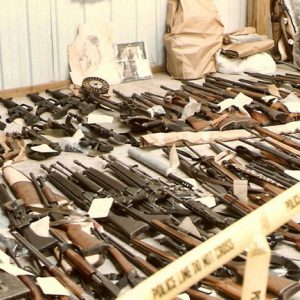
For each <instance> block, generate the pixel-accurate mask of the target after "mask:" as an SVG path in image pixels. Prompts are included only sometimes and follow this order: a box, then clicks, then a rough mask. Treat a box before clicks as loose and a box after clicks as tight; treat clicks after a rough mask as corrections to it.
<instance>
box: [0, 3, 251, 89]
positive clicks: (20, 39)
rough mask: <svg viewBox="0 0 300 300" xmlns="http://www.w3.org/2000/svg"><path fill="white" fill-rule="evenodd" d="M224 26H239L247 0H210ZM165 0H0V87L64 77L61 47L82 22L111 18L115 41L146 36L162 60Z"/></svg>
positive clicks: (154, 58) (154, 60) (154, 56)
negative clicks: (218, 12) (115, 36)
mask: <svg viewBox="0 0 300 300" xmlns="http://www.w3.org/2000/svg"><path fill="white" fill-rule="evenodd" d="M214 1H215V3H216V6H217V7H218V9H219V11H220V16H221V19H222V20H223V22H224V24H225V30H226V31H227V32H228V31H232V30H234V29H237V28H239V27H240V26H244V24H245V18H246V0H214ZM166 7H167V0H1V9H0V89H8V88H12V87H20V86H28V85H33V84H39V83H45V82H50V81H52V80H64V79H67V78H68V61H67V60H68V58H67V51H66V47H67V45H69V44H70V43H71V42H72V41H73V40H74V38H75V36H76V31H77V26H78V24H79V23H82V22H95V23H97V22H99V21H112V22H113V23H114V26H115V28H116V32H117V33H118V36H117V41H118V42H132V41H141V40H143V41H145V42H146V45H147V48H148V56H149V59H150V62H151V64H152V65H160V64H162V63H163V61H164V51H163V44H162V36H163V33H164V22H165V15H166Z"/></svg>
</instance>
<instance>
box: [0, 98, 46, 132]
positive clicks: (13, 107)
mask: <svg viewBox="0 0 300 300" xmlns="http://www.w3.org/2000/svg"><path fill="white" fill-rule="evenodd" d="M0 102H1V103H2V104H3V105H4V106H5V107H6V108H7V113H8V116H9V117H8V118H7V119H6V122H8V123H11V122H13V121H14V120H15V119H17V118H22V119H24V121H25V123H26V125H28V126H31V125H33V124H35V123H37V122H39V121H43V122H46V120H44V119H42V118H41V117H39V116H37V115H35V114H33V113H31V111H32V110H33V107H32V106H30V105H26V104H17V103H16V102H14V101H12V98H8V99H3V98H1V97H0Z"/></svg>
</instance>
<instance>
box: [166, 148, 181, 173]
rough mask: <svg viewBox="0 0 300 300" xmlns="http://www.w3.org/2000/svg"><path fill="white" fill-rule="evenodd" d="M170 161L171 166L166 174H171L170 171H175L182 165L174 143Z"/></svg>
mask: <svg viewBox="0 0 300 300" xmlns="http://www.w3.org/2000/svg"><path fill="white" fill-rule="evenodd" d="M169 162H170V168H169V169H168V170H167V171H166V175H169V174H170V173H172V172H174V171H175V170H176V169H177V168H178V166H179V165H180V162H179V158H178V153H177V150H176V146H175V144H173V146H172V147H171V150H170V154H169Z"/></svg>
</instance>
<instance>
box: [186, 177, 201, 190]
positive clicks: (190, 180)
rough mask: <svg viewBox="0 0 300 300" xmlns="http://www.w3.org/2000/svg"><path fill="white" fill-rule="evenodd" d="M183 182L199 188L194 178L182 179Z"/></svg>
mask: <svg viewBox="0 0 300 300" xmlns="http://www.w3.org/2000/svg"><path fill="white" fill-rule="evenodd" d="M184 181H186V182H188V183H189V184H191V185H192V186H193V187H195V188H199V187H200V184H199V183H198V181H197V180H196V179H195V178H184Z"/></svg>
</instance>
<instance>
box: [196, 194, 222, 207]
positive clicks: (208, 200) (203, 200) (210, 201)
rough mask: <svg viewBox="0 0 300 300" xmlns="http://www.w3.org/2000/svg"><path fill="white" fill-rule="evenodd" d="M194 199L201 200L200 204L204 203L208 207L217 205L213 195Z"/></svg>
mask: <svg viewBox="0 0 300 300" xmlns="http://www.w3.org/2000/svg"><path fill="white" fill-rule="evenodd" d="M195 201H198V202H201V203H202V204H204V205H206V206H207V207H209V208H212V207H215V206H216V205H217V203H216V199H215V197H214V196H213V195H211V196H205V197H201V198H196V199H195Z"/></svg>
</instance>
